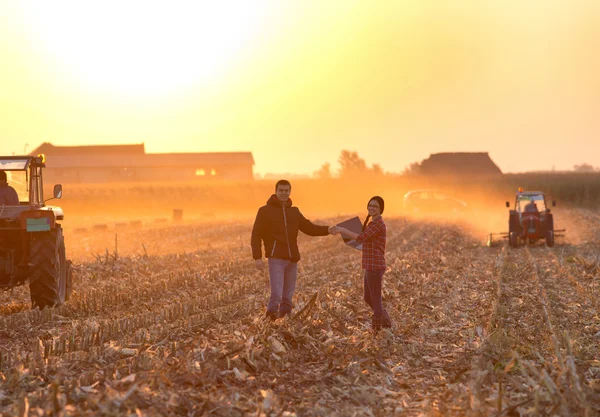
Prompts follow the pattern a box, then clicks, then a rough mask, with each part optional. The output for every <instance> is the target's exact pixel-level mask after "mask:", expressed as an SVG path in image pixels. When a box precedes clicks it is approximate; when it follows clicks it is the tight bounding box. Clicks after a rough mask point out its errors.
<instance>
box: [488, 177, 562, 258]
mask: <svg viewBox="0 0 600 417" xmlns="http://www.w3.org/2000/svg"><path fill="white" fill-rule="evenodd" d="M506 207H507V208H510V203H509V202H508V201H507V202H506ZM552 207H556V202H555V201H552ZM557 232H558V233H561V234H557ZM564 232H565V230H564V229H561V230H556V229H554V216H553V213H551V212H550V208H549V207H548V205H547V204H546V197H545V195H544V193H543V192H541V191H523V189H522V188H519V190H518V192H517V195H516V198H515V205H514V208H513V209H512V210H510V212H509V217H508V233H490V236H489V240H488V245H490V246H491V245H492V239H493V237H494V236H502V237H503V238H505V239H508V243H509V244H510V246H511V247H513V248H516V247H518V246H519V245H520V244H521V243H530V244H533V243H536V242H538V241H539V240H544V241H545V243H546V246H548V247H552V246H554V238H556V237H560V236H564V234H562V233H564Z"/></svg>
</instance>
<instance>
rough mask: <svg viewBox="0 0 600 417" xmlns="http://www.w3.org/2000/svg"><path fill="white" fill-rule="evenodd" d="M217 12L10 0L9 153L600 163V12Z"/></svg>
mask: <svg viewBox="0 0 600 417" xmlns="http://www.w3.org/2000/svg"><path fill="white" fill-rule="evenodd" d="M213 3H214V2H213ZM213 3H210V4H209V3H207V2H189V3H181V4H178V5H169V6H165V5H160V4H161V3H153V2H141V1H136V0H133V1H130V2H129V1H128V2H116V1H112V0H109V1H106V2H80V1H68V0H65V1H61V2H42V3H40V2H34V1H31V0H24V1H20V2H0V57H2V65H1V66H0V91H2V95H0V112H1V114H2V115H3V116H4V117H3V123H2V126H1V129H2V130H1V131H0V138H2V139H1V140H0V154H9V155H10V154H12V153H15V154H21V153H23V151H24V150H26V151H27V152H31V151H32V150H33V149H34V148H35V147H37V146H38V145H39V144H40V143H42V142H45V141H48V142H52V143H54V144H56V145H62V146H69V145H85V144H90V145H91V144H126V143H141V142H144V144H145V146H146V150H147V151H148V152H150V153H158V152H173V153H179V152H228V151H230V152H235V151H251V152H252V153H253V156H254V160H255V161H256V165H255V167H254V170H255V172H257V173H260V174H265V173H298V174H311V173H313V172H314V171H316V170H318V169H319V168H320V167H321V166H322V165H323V164H324V163H326V162H329V163H330V164H331V168H332V171H333V173H334V174H335V172H336V170H337V168H338V166H337V158H338V156H339V155H340V151H341V150H343V149H346V150H350V151H357V152H358V153H359V155H360V156H361V157H363V158H364V159H365V161H366V162H367V164H369V165H370V164H374V163H377V164H380V165H381V167H382V168H383V170H384V171H391V172H401V171H402V170H403V169H404V168H405V167H407V166H408V165H409V164H410V163H412V162H419V161H421V160H423V159H425V158H427V157H428V156H429V154H431V153H436V152H452V151H473V152H481V151H485V152H489V153H490V155H491V157H492V159H493V160H494V162H496V163H497V164H498V166H499V167H500V168H501V169H502V170H503V171H504V172H515V171H531V170H541V169H546V170H551V169H552V168H553V167H554V168H555V169H557V170H564V169H572V168H573V166H574V165H576V164H581V163H583V162H587V163H589V164H591V165H593V166H595V167H596V166H600V141H598V140H597V138H598V137H599V136H600V118H598V117H597V107H598V106H597V103H598V102H600V79H599V78H598V76H597V74H599V73H600V55H598V54H594V53H591V52H590V51H596V50H598V48H600V43H599V42H600V41H599V40H600V26H599V25H597V22H598V21H599V20H600V2H594V1H587V0H582V1H575V2H567V1H563V0H547V1H544V2H543V7H540V4H541V3H540V2H521V3H515V4H511V7H506V4H504V3H502V2H496V1H492V0H465V1H463V2H459V4H457V3H456V2H455V1H451V0H441V1H435V2H427V1H425V2H424V1H420V0H398V1H394V2H377V4H371V3H369V2H356V1H342V0H340V1H335V0H334V1H331V2H327V4H326V5H325V4H323V3H322V2H317V1H300V0H290V1H285V2H268V1H266V0H257V1H251V2H238V1H236V2H233V1H231V0H224V1H223V2H218V3H214V4H213ZM157 4H158V5H157ZM199 138H201V140H199ZM206 174H207V175H210V171H208V170H207V171H206ZM219 174H220V173H219ZM217 176H219V175H217Z"/></svg>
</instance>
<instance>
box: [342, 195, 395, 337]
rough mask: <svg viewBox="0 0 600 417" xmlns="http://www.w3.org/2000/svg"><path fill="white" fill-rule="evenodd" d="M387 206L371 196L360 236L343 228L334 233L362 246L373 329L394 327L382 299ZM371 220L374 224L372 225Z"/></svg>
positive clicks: (380, 199) (366, 294)
mask: <svg viewBox="0 0 600 417" xmlns="http://www.w3.org/2000/svg"><path fill="white" fill-rule="evenodd" d="M384 207H385V203H384V201H383V198H381V197H379V196H375V197H372V198H371V199H370V200H369V204H368V205H367V211H368V212H369V214H368V215H367V218H366V220H365V222H364V224H363V227H362V232H361V233H354V232H351V231H350V230H348V229H345V228H343V227H336V229H335V231H336V232H338V233H341V234H342V235H344V236H346V237H349V238H350V239H354V240H356V241H357V242H358V243H361V244H362V269H363V270H364V271H365V273H364V286H365V301H366V302H367V304H368V305H369V306H370V307H371V309H373V317H372V318H371V323H372V325H373V330H380V329H381V328H382V327H388V328H389V327H392V322H391V320H390V317H389V316H388V313H387V311H385V310H384V308H383V304H382V300H381V283H382V278H383V273H384V272H385V269H386V265H385V239H386V231H387V230H386V227H385V223H384V222H383V218H382V217H381V215H382V214H383V209H384ZM369 219H370V220H371V222H370V223H369Z"/></svg>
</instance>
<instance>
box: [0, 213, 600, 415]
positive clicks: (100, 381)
mask: <svg viewBox="0 0 600 417" xmlns="http://www.w3.org/2000/svg"><path fill="white" fill-rule="evenodd" d="M570 214H571V216H570V218H571V220H570V223H569V224H567V225H566V226H567V227H568V228H570V229H571V230H573V233H575V232H576V231H579V233H577V239H576V240H575V239H573V240H569V239H568V238H567V240H566V241H565V242H563V243H559V244H557V245H556V246H555V247H554V248H546V247H544V246H543V245H540V246H531V247H522V248H518V249H510V248H509V247H507V246H505V245H501V246H499V247H494V248H488V247H486V246H485V245H484V244H483V242H484V235H483V234H482V235H481V236H474V235H473V234H471V233H469V232H467V230H471V229H470V228H468V227H466V226H465V225H460V224H451V223H430V222H427V221H426V220H411V219H405V218H395V219H390V218H388V219H386V222H387V225H388V241H387V248H388V250H387V260H388V266H389V268H388V271H387V273H386V274H385V276H384V294H383V295H384V305H385V306H386V308H387V310H388V312H389V314H390V316H391V318H392V321H393V322H394V328H393V329H392V330H391V331H390V330H386V329H384V330H382V331H380V332H379V333H377V334H376V335H374V334H373V332H372V330H371V329H370V326H369V315H370V308H369V307H368V306H367V305H366V304H365V303H364V302H363V301H362V297H363V296H362V285H363V283H362V275H361V271H360V254H359V252H358V251H355V250H352V249H350V248H348V247H347V246H345V245H344V244H343V243H342V241H341V239H340V238H339V237H322V238H305V237H302V238H301V239H300V248H301V251H302V256H303V259H302V260H301V261H300V264H299V276H298V284H297V288H296V296H295V300H294V301H295V308H294V312H293V315H292V317H288V318H285V319H280V320H277V321H275V322H270V321H266V320H265V319H264V310H265V305H266V300H267V297H268V293H269V291H268V277H267V275H266V273H265V274H263V273H260V272H258V271H256V270H255V269H254V265H253V262H252V259H251V255H250V250H249V235H250V228H251V224H252V223H251V221H238V222H230V223H227V224H225V225H223V224H216V223H213V224H198V225H192V224H188V225H177V226H175V225H172V226H170V225H155V226H154V228H151V229H142V230H132V231H128V232H123V233H119V235H118V236H117V237H118V238H117V239H115V234H114V233H113V232H108V231H105V232H102V233H104V235H99V232H98V233H95V234H93V235H92V234H91V233H90V234H89V235H87V234H86V235H76V234H68V231H67V237H68V239H69V240H68V247H69V250H70V252H71V255H70V256H71V257H72V258H73V259H74V260H75V261H76V262H75V264H74V268H75V271H74V279H75V285H74V292H73V295H72V297H71V300H70V301H69V302H68V303H67V304H65V305H63V306H61V307H58V308H55V309H46V310H43V311H37V310H36V311H31V310H30V309H29V308H30V303H29V299H28V291H27V288H26V287H25V288H24V287H21V288H17V289H14V290H12V292H10V293H3V294H1V295H0V372H1V373H0V413H2V415H7V416H8V415H19V416H26V415H27V416H41V415H54V416H56V415H63V416H69V415H73V416H76V415H80V416H88V415H89V416H91V415H138V416H142V415H143V416H165V415H185V416H204V415H206V416H243V415H257V416H260V415H265V416H269V415H277V416H293V415H297V416H324V415H329V416H352V415H355V416H383V415H395V414H396V415H407V416H438V415H445V416H463V415H468V416H490V415H497V416H519V415H523V416H536V415H548V416H550V415H559V416H573V415H582V416H584V415H585V416H596V415H600V314H599V310H598V309H599V304H600V302H599V301H598V300H599V299H600V297H599V296H598V293H599V292H600V288H598V287H599V286H600V279H599V277H598V275H599V274H600V262H599V255H600V245H599V244H598V243H597V242H598V241H599V240H598V238H599V237H600V216H599V215H598V214H597V213H595V212H591V211H587V210H573V211H572V212H571V213H570ZM336 220H337V219H329V221H327V222H323V223H324V224H325V223H333V222H334V221H336ZM590 225H593V226H591V227H590ZM573 235H575V234H573ZM115 240H116V241H115ZM106 242H109V243H106ZM103 244H104V245H105V246H107V247H104V246H102V245H103Z"/></svg>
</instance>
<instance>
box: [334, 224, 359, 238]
mask: <svg viewBox="0 0 600 417" xmlns="http://www.w3.org/2000/svg"><path fill="white" fill-rule="evenodd" d="M329 234H330V235H338V234H342V235H344V236H348V237H353V236H352V234H353V233H352V232H351V231H349V230H348V229H346V228H343V227H341V226H329Z"/></svg>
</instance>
